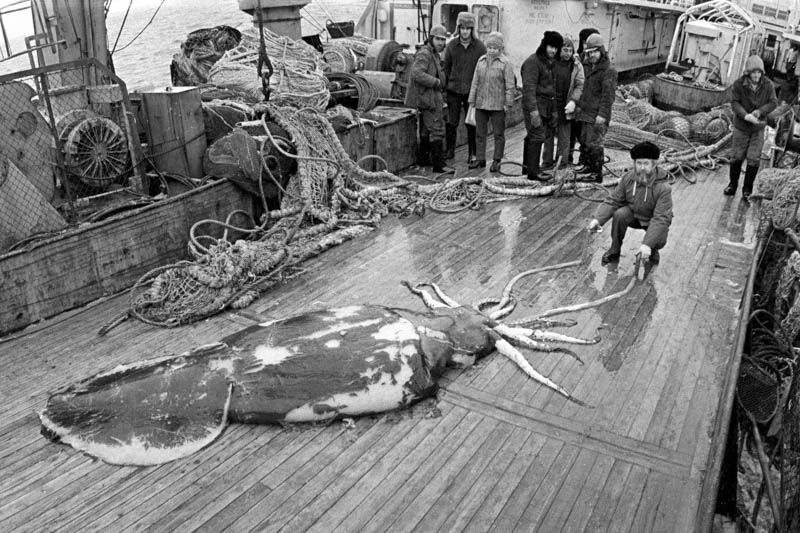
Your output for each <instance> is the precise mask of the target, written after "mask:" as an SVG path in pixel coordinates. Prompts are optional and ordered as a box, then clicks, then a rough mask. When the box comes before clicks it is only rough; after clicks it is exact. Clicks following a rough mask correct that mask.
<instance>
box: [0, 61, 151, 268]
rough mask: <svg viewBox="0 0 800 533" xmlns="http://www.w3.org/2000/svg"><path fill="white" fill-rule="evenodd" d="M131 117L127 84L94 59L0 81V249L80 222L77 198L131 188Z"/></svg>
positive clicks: (56, 66)
mask: <svg viewBox="0 0 800 533" xmlns="http://www.w3.org/2000/svg"><path fill="white" fill-rule="evenodd" d="M130 116H132V113H130V102H129V100H128V98H127V91H126V89H125V86H124V83H122V81H121V80H119V79H118V78H117V77H116V76H114V75H113V74H112V73H110V72H109V71H108V70H106V69H105V68H104V67H102V66H101V65H100V64H99V63H97V62H95V61H93V60H83V61H75V62H70V63H63V64H60V65H53V66H48V67H43V68H38V69H33V70H28V71H24V72H19V73H14V74H8V75H5V76H0V121H2V123H3V124H8V125H9V127H8V130H6V131H7V132H8V133H7V135H4V136H0V157H1V158H2V161H0V174H2V177H0V187H2V198H3V200H4V205H3V206H2V207H3V209H0V228H5V229H4V230H0V252H3V251H5V250H6V249H7V248H8V246H9V245H10V244H11V243H12V241H14V240H19V239H23V238H26V237H28V236H29V235H31V234H32V233H46V232H48V231H53V230H57V229H61V228H62V227H64V226H65V225H66V224H67V223H70V224H74V223H78V222H80V221H81V219H82V217H83V216H84V215H88V214H90V213H87V212H84V211H85V210H82V209H81V207H80V206H81V205H82V204H87V203H89V202H86V201H83V202H80V201H79V200H80V199H82V198H86V197H90V196H94V195H98V194H101V193H107V192H109V191H112V190H114V189H122V188H124V187H127V186H128V185H129V183H128V180H129V178H130V177H131V176H132V175H134V172H133V170H134V167H135V165H134V164H133V161H136V160H137V158H136V157H135V154H134V150H135V149H137V146H136V145H135V143H131V142H130V140H131V139H135V140H136V142H137V143H138V135H137V134H136V133H135V131H136V128H135V125H134V124H132V123H130V122H129V120H128V117H130ZM12 206H13V209H12ZM12 228H13V229H12Z"/></svg>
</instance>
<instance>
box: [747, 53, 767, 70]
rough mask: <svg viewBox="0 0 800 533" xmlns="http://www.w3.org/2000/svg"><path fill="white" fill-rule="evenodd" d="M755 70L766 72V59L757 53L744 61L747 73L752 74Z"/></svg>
mask: <svg viewBox="0 0 800 533" xmlns="http://www.w3.org/2000/svg"><path fill="white" fill-rule="evenodd" d="M754 70H760V71H761V73H762V74H763V73H764V61H763V60H762V59H761V58H760V57H758V56H757V55H752V56H750V57H748V58H747V61H745V63H744V73H745V74H750V73H751V72H753V71H754Z"/></svg>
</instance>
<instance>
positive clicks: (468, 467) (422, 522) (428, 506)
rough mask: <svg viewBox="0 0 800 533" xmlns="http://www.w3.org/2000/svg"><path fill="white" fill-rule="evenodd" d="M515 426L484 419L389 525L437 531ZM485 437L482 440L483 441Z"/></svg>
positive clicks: (397, 528)
mask: <svg viewBox="0 0 800 533" xmlns="http://www.w3.org/2000/svg"><path fill="white" fill-rule="evenodd" d="M514 429H515V428H514V427H513V426H511V425H508V424H498V423H497V421H494V420H491V419H488V420H484V421H483V422H482V423H481V425H480V426H478V427H477V428H476V429H475V430H474V431H473V432H472V433H471V434H470V435H469V438H468V439H467V440H466V441H465V442H464V445H463V446H461V447H459V448H458V450H456V452H455V453H453V454H452V455H451V456H450V457H448V458H447V462H446V463H445V464H444V466H443V467H442V469H441V470H439V472H438V473H437V474H436V476H435V477H434V478H433V479H432V480H430V482H428V483H427V484H426V485H425V487H424V488H423V489H422V490H421V491H420V492H419V494H417V496H416V498H414V499H413V500H412V501H411V503H409V505H408V506H407V507H406V508H405V510H404V511H403V512H402V513H401V514H400V515H399V516H398V517H397V518H396V519H395V521H394V522H393V523H392V525H390V526H389V528H390V529H392V530H393V531H435V530H436V529H438V528H439V527H440V526H441V525H442V523H443V522H444V521H445V520H446V519H447V518H448V517H449V516H450V514H451V513H452V512H453V510H454V508H455V506H456V505H457V504H458V502H460V501H461V500H462V499H463V498H464V495H465V494H466V493H467V492H468V491H469V489H470V487H471V486H472V485H473V483H475V482H476V481H477V478H478V474H479V473H480V472H481V471H483V469H484V468H486V466H487V465H488V464H489V463H490V462H491V461H493V460H494V458H495V454H496V453H497V451H498V450H499V449H500V448H501V447H502V446H503V445H504V444H505V442H506V440H507V439H508V438H509V437H510V436H511V433H512V432H513V431H514ZM481 439H483V440H481Z"/></svg>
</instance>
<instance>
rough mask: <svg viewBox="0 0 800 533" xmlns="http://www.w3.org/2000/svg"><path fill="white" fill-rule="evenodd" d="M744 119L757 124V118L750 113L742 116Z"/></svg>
mask: <svg viewBox="0 0 800 533" xmlns="http://www.w3.org/2000/svg"><path fill="white" fill-rule="evenodd" d="M744 120H745V121H746V122H749V123H751V124H758V118H756V116H755V115H754V114H752V113H748V114H746V115H745V116H744Z"/></svg>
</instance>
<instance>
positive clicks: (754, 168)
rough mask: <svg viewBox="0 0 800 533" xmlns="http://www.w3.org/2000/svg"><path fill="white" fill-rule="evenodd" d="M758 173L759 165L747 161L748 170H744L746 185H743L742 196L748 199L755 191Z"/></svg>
mask: <svg viewBox="0 0 800 533" xmlns="http://www.w3.org/2000/svg"><path fill="white" fill-rule="evenodd" d="M757 174H758V165H751V164H750V163H747V170H745V171H744V185H742V197H743V198H744V199H745V200H747V199H748V198H749V197H750V195H751V194H752V193H753V183H754V182H755V181H756V175H757Z"/></svg>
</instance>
